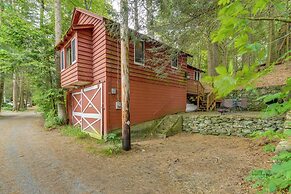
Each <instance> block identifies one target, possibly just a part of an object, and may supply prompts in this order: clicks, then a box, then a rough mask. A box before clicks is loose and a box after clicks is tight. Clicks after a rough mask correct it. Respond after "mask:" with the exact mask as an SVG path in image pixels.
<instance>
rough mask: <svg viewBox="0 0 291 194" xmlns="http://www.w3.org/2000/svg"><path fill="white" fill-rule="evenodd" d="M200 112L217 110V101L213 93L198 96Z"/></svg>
mask: <svg viewBox="0 0 291 194" xmlns="http://www.w3.org/2000/svg"><path fill="white" fill-rule="evenodd" d="M197 106H198V111H212V110H215V108H216V99H215V94H214V92H213V91H211V92H210V93H204V94H200V95H199V96H197Z"/></svg>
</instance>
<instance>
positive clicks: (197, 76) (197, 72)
mask: <svg viewBox="0 0 291 194" xmlns="http://www.w3.org/2000/svg"><path fill="white" fill-rule="evenodd" d="M194 80H197V81H199V80H200V72H199V71H195V73H194Z"/></svg>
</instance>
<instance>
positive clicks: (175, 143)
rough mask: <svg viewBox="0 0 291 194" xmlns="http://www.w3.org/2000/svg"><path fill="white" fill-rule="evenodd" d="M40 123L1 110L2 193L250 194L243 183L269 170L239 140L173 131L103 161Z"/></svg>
mask: <svg viewBox="0 0 291 194" xmlns="http://www.w3.org/2000/svg"><path fill="white" fill-rule="evenodd" d="M42 124H43V123H42V118H41V116H40V115H39V114H36V113H34V112H22V113H9V112H6V113H1V116H0V193H25V194H34V193H48V194H50V193H60V194H62V193H70V194H71V193H72V194H74V193H112V194H118V193H121V194H123V193H134V194H139V193H149V194H152V193H252V192H253V191H252V190H250V189H249V187H248V185H246V184H245V183H244V182H243V178H244V177H245V176H246V175H247V174H248V172H249V171H250V170H251V169H253V168H255V167H266V166H269V163H268V160H269V158H270V156H268V155H266V154H265V153H262V152H261V151H260V150H261V148H260V149H259V148H256V147H253V145H254V143H253V142H252V140H249V139H245V138H236V137H216V136H202V135H196V134H179V135H176V136H174V137H171V138H168V139H165V140H161V139H155V140H148V141H143V142H139V143H135V144H134V145H133V150H132V151H130V152H127V153H123V154H120V155H118V156H114V157H106V156H102V155H98V154H97V155H96V154H91V153H89V152H88V151H87V150H86V149H84V145H82V144H80V143H79V142H76V140H75V139H74V138H69V137H64V136H62V135H60V133H59V132H58V131H57V130H55V131H50V132H49V131H45V130H44V129H43V128H42Z"/></svg>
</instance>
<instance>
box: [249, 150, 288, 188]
mask: <svg viewBox="0 0 291 194" xmlns="http://www.w3.org/2000/svg"><path fill="white" fill-rule="evenodd" d="M273 159H274V160H275V161H276V162H275V163H274V164H273V165H272V168H271V169H270V170H266V169H257V170H253V171H252V172H251V174H250V175H249V176H248V177H247V180H248V181H251V182H253V187H254V188H257V189H258V190H259V193H269V192H272V193H273V192H278V193H281V192H286V193H287V192H291V153H290V152H281V153H280V154H279V155H278V156H276V157H274V158H273Z"/></svg>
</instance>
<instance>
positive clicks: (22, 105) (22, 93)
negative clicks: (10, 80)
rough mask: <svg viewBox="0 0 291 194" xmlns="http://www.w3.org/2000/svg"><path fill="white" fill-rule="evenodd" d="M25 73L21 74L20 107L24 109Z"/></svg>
mask: <svg viewBox="0 0 291 194" xmlns="http://www.w3.org/2000/svg"><path fill="white" fill-rule="evenodd" d="M23 79H24V78H23V74H22V73H21V74H20V76H19V109H24V108H25V107H24V80H23Z"/></svg>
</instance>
